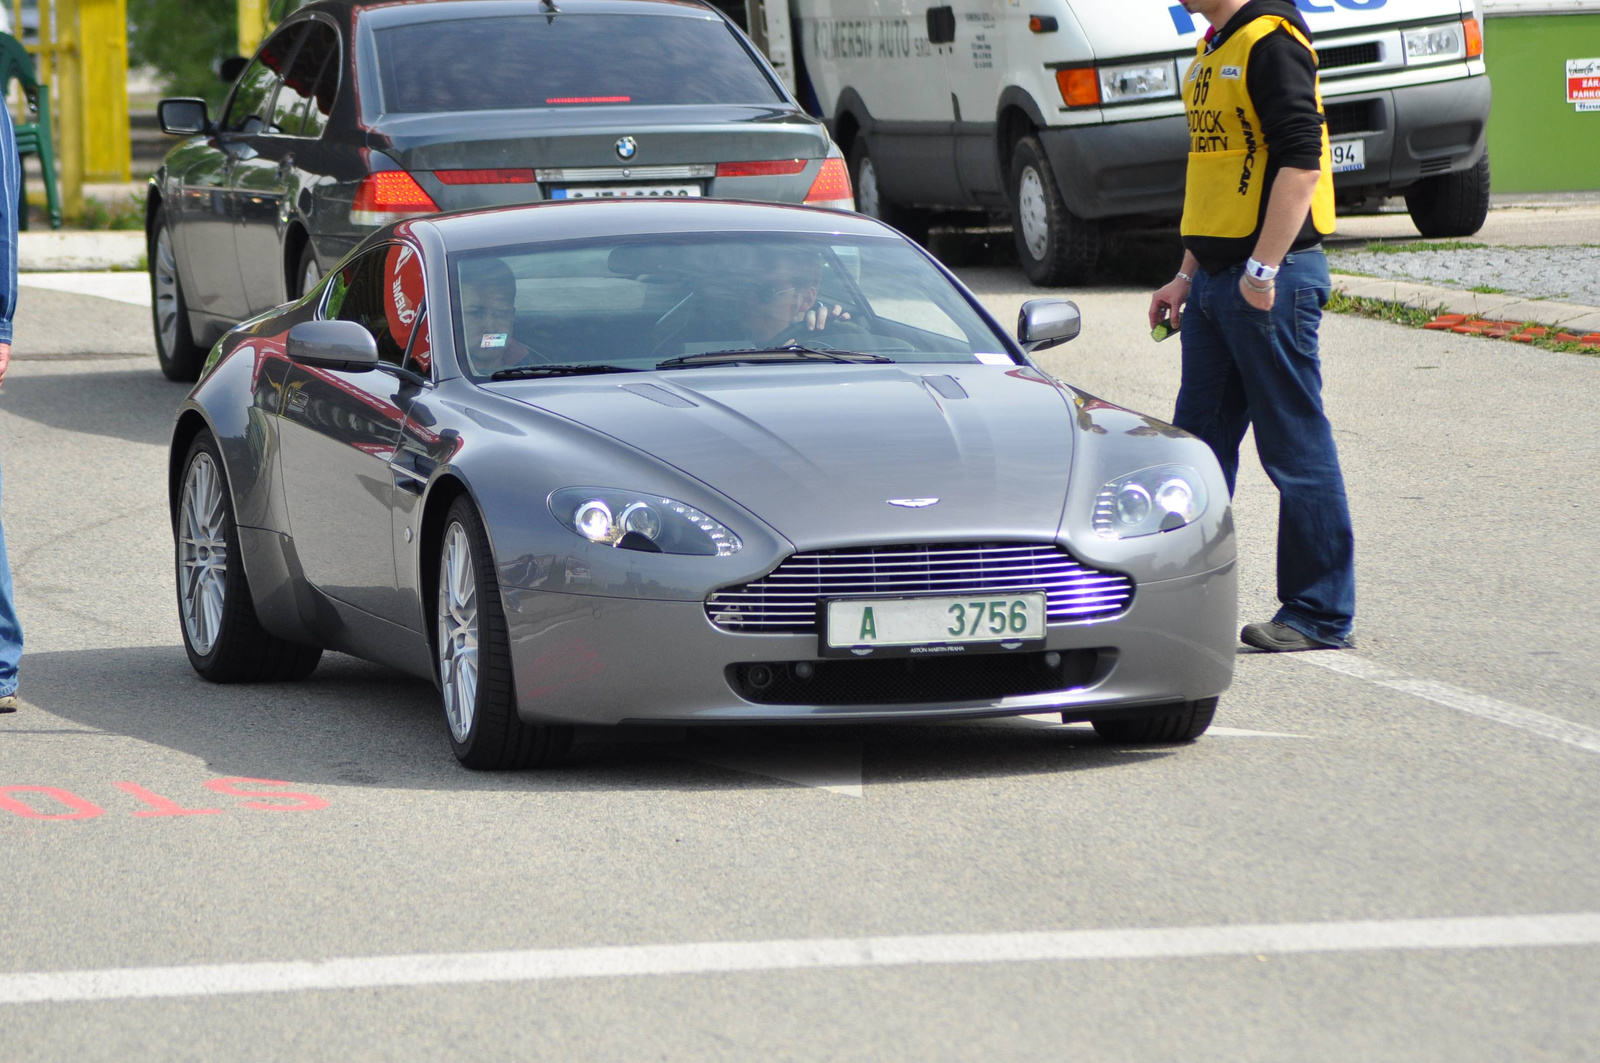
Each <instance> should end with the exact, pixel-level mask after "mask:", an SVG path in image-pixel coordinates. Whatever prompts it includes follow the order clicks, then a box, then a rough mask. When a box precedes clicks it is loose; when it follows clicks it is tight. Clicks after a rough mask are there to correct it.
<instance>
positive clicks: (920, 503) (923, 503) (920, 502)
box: [884, 498, 939, 509]
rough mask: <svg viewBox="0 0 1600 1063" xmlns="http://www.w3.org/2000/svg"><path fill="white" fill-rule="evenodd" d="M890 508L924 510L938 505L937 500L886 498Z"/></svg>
mask: <svg viewBox="0 0 1600 1063" xmlns="http://www.w3.org/2000/svg"><path fill="white" fill-rule="evenodd" d="M884 501H885V502H888V503H889V504H890V505H891V506H904V507H905V508H906V509H926V508H927V507H929V506H936V505H938V504H939V500H938V499H937V498H886V499H884Z"/></svg>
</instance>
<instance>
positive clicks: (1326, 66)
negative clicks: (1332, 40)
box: [1317, 41, 1383, 70]
mask: <svg viewBox="0 0 1600 1063" xmlns="http://www.w3.org/2000/svg"><path fill="white" fill-rule="evenodd" d="M1382 58H1383V53H1382V52H1381V51H1379V49H1378V42H1377V41H1367V42H1366V43H1365V44H1344V45H1339V46H1337V47H1334V48H1318V49H1317V68H1318V69H1319V70H1334V69H1336V68H1338V67H1341V66H1368V65H1370V64H1372V63H1376V62H1379V61H1380V60H1381V59H1382Z"/></svg>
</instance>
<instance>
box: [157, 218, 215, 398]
mask: <svg viewBox="0 0 1600 1063" xmlns="http://www.w3.org/2000/svg"><path fill="white" fill-rule="evenodd" d="M146 254H147V256H148V259H149V262H150V320H151V324H152V325H153V326H154V328H155V333H156V359H157V361H158V362H160V364H161V374H162V375H163V376H165V377H166V378H167V379H168V380H176V381H180V382H183V383H187V382H189V381H192V380H197V379H199V376H200V370H201V369H202V368H204V367H205V364H206V354H207V350H206V348H205V347H202V346H201V345H200V344H198V343H196V342H195V341H194V333H193V332H192V331H191V330H190V328H189V304H188V302H187V301H186V300H185V299H184V297H183V281H182V280H181V279H180V278H179V276H178V256H177V254H176V253H175V252H174V251H173V243H172V230H171V229H170V228H168V226H167V208H166V206H165V204H163V205H162V206H159V207H157V208H156V212H155V216H154V217H152V218H151V219H150V236H149V240H148V246H147V248H146Z"/></svg>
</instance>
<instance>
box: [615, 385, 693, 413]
mask: <svg viewBox="0 0 1600 1063" xmlns="http://www.w3.org/2000/svg"><path fill="white" fill-rule="evenodd" d="M619 386H620V387H621V388H622V390H623V391H631V392H633V393H634V394H635V395H637V396H639V397H640V398H641V399H649V400H650V401H651V402H659V403H660V404H661V405H663V406H671V407H672V408H673V409H674V410H688V409H692V408H694V407H695V406H696V405H698V404H697V403H693V402H690V401H689V400H688V399H686V398H684V397H683V396H682V395H678V394H676V393H674V392H671V391H668V390H667V389H666V388H661V387H657V386H656V385H654V384H622V385H619Z"/></svg>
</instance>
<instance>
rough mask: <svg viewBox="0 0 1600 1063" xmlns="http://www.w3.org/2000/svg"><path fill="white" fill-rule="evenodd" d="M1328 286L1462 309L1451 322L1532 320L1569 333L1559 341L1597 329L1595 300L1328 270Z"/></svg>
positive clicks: (1599, 317) (1599, 316) (1417, 305)
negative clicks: (1559, 300)
mask: <svg viewBox="0 0 1600 1063" xmlns="http://www.w3.org/2000/svg"><path fill="white" fill-rule="evenodd" d="M1333 287H1334V288H1335V290H1337V291H1340V292H1343V293H1344V294H1345V295H1356V296H1361V297H1363V298H1366V299H1382V300H1384V301H1385V302H1390V303H1399V304H1400V305H1401V306H1407V307H1412V308H1414V309H1419V310H1432V311H1434V312H1435V313H1436V314H1450V315H1456V314H1460V315H1462V318H1461V320H1460V321H1457V322H1454V323H1453V324H1465V323H1466V322H1467V321H1469V320H1470V321H1474V322H1485V323H1492V324H1496V325H1501V324H1508V323H1509V324H1515V325H1517V326H1518V327H1519V328H1520V327H1522V326H1523V325H1524V324H1527V325H1533V324H1535V323H1537V324H1538V325H1540V326H1544V327H1546V328H1549V329H1551V330H1552V331H1555V332H1562V333H1565V334H1568V335H1571V336H1573V337H1574V339H1572V340H1570V341H1567V340H1564V341H1562V342H1578V341H1579V340H1581V339H1582V338H1584V335H1585V334H1586V333H1597V332H1600V306H1583V305H1581V304H1578V303H1557V302H1553V301H1551V300H1549V299H1528V298H1525V297H1522V296H1516V295H1486V294H1482V293H1479V292H1464V291H1461V290H1460V289H1458V288H1440V287H1437V286H1435V285H1431V284H1417V283H1414V282H1412V281H1396V280H1383V279H1381V278H1377V277H1356V276H1352V275H1350V274H1346V273H1335V274H1334V275H1333ZM1480 331H1482V330H1480ZM1549 338H1550V339H1554V338H1555V337H1554V336H1551V337H1549Z"/></svg>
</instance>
